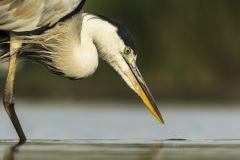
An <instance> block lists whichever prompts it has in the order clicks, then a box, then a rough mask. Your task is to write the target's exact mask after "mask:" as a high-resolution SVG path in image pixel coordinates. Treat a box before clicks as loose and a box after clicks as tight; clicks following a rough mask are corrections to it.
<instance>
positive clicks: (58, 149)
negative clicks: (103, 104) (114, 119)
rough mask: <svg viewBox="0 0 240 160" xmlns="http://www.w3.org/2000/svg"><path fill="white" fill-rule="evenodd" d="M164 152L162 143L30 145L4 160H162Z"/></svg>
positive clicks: (7, 151)
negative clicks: (161, 155) (160, 152)
mask: <svg viewBox="0 0 240 160" xmlns="http://www.w3.org/2000/svg"><path fill="white" fill-rule="evenodd" d="M0 146H1V141H0ZM20 148H21V150H19V149H20ZM161 148H162V143H153V144H152V143H138V142H136V143H134V142H133V143H132V142H131V143H125V142H121V141H116V140H101V141H98V140H76V141H72V140H71V141H28V142H26V143H25V144H24V145H23V144H15V145H13V146H11V147H7V148H5V149H4V153H3V157H4V158H3V160H15V159H24V160H33V159H41V160H43V159H44V160H50V159H58V160H66V159H67V160H75V159H81V160H95V159H103V160H108V159H109V160H112V159H114V160H122V159H131V160H160V156H159V151H160V149H161Z"/></svg>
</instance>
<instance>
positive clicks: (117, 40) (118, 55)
mask: <svg viewBox="0 0 240 160" xmlns="http://www.w3.org/2000/svg"><path fill="white" fill-rule="evenodd" d="M88 20H89V21H91V20H94V21H95V22H94V23H95V24H94V28H95V30H94V31H93V33H92V34H93V41H94V44H95V46H96V48H97V50H98V52H99V55H100V56H101V57H102V58H103V59H104V60H106V61H107V62H108V63H109V64H110V65H111V66H112V67H113V68H114V69H115V70H116V71H117V72H118V73H119V74H120V75H121V76H122V78H123V79H124V81H125V82H126V83H127V84H128V85H129V86H130V87H131V88H132V89H133V90H134V91H135V92H136V93H137V94H138V95H139V96H140V97H141V99H142V100H143V102H144V103H145V105H146V106H147V107H148V109H149V110H150V111H151V113H152V114H153V115H154V116H155V117H156V118H157V119H158V121H159V122H160V123H164V121H163V118H162V116H161V114H160V112H159V110H158V108H157V106H156V103H155V101H154V99H153V97H152V95H151V93H150V91H149V89H148V87H147V85H146V83H145V82H144V80H143V78H142V76H141V74H140V72H139V70H138V68H137V65H136V60H137V53H136V48H135V45H134V42H133V38H132V36H131V34H130V32H129V31H128V30H127V29H126V28H125V27H124V26H123V25H122V24H121V23H119V22H117V21H115V20H111V19H108V18H106V17H103V16H99V15H98V16H93V17H91V18H89V19H88Z"/></svg>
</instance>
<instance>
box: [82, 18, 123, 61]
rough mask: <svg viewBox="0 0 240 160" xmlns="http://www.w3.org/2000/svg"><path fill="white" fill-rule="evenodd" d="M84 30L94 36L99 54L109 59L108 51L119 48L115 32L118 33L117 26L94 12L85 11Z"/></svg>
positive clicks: (93, 41) (93, 39) (93, 40)
mask: <svg viewBox="0 0 240 160" xmlns="http://www.w3.org/2000/svg"><path fill="white" fill-rule="evenodd" d="M82 32H85V33H87V34H88V36H89V37H91V38H92V43H93V44H94V45H95V46H96V48H97V50H98V54H99V56H100V57H102V58H104V59H109V58H107V57H106V56H109V55H108V53H111V51H114V50H117V49H116V47H118V46H117V45H116V44H117V43H116V41H117V38H119V37H117V36H116V37H114V36H113V34H112V33H113V32H115V33H116V27H114V26H112V25H110V24H109V23H108V22H106V21H104V20H102V19H100V18H99V17H98V16H96V15H93V14H88V13H84V14H83V22H82Z"/></svg>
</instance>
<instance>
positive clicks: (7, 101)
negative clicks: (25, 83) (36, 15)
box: [3, 35, 26, 142]
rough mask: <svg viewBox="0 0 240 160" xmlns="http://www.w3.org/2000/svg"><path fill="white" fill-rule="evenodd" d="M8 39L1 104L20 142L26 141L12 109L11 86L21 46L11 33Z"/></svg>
mask: <svg viewBox="0 0 240 160" xmlns="http://www.w3.org/2000/svg"><path fill="white" fill-rule="evenodd" d="M10 38H11V41H10V61H9V69H8V75H7V81H6V85H5V91H4V95H3V104H4V108H5V110H6V112H7V114H8V116H9V117H10V119H11V121H12V123H13V126H14V127H15V129H16V131H17V134H18V136H19V138H20V141H21V142H24V141H26V137H25V135H24V132H23V130H22V127H21V124H20V122H19V120H18V117H17V114H16V112H15V109H14V97H13V87H14V78H15V72H16V65H17V51H18V49H19V48H20V47H21V42H20V41H18V40H17V39H16V37H14V35H11V37H10Z"/></svg>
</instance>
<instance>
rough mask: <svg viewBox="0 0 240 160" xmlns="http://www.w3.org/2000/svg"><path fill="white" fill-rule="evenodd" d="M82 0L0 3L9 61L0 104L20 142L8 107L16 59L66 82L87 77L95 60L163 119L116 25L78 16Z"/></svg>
mask: <svg viewBox="0 0 240 160" xmlns="http://www.w3.org/2000/svg"><path fill="white" fill-rule="evenodd" d="M85 2H86V0H58V1H55V0H1V1H0V54H1V57H0V59H1V61H6V60H7V61H9V69H8V75H7V80H6V85H5V91H4V95H3V103H4V108H5V110H6V112H7V113H8V115H9V117H10V119H11V121H12V123H13V125H14V127H15V129H16V131H17V134H18V136H19V138H20V141H26V136H25V134H24V132H23V129H22V127H21V125H20V122H19V120H18V117H17V114H16V113H15V109H14V96H13V88H14V78H15V71H16V62H17V58H26V59H30V60H33V61H36V62H39V63H41V64H43V65H45V66H46V67H47V68H48V69H49V70H51V71H52V72H53V73H55V74H58V75H62V76H64V77H67V78H70V79H81V78H86V77H88V76H90V75H92V74H93V73H94V72H95V70H96V68H97V66H98V59H99V57H101V58H102V59H104V60H106V61H107V62H108V63H109V64H110V65H111V66H112V67H113V68H114V69H115V70H116V71H117V72H118V73H119V74H120V75H121V77H122V78H123V79H124V81H125V82H126V83H127V85H128V86H129V87H130V88H131V89H133V90H134V91H135V92H136V93H137V94H138V95H139V96H140V97H141V99H142V100H143V102H144V103H145V105H146V106H147V107H148V109H149V110H150V111H151V113H152V114H153V115H154V116H155V117H156V118H157V120H158V121H159V122H160V123H162V124H163V123H164V121H163V118H162V116H161V114H160V112H159V110H158V108H157V105H156V103H155V100H154V98H153V96H152V95H151V93H150V91H149V89H148V87H147V85H146V83H145V82H144V80H143V78H142V76H141V74H140V72H139V70H138V68H137V66H136V59H137V54H136V48H135V45H134V42H133V38H132V37H131V34H130V33H129V31H128V30H127V29H126V28H125V27H124V26H123V25H122V24H121V23H120V22H118V21H115V20H112V19H109V18H106V17H104V16H101V15H95V14H89V13H83V6H84V4H85Z"/></svg>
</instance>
